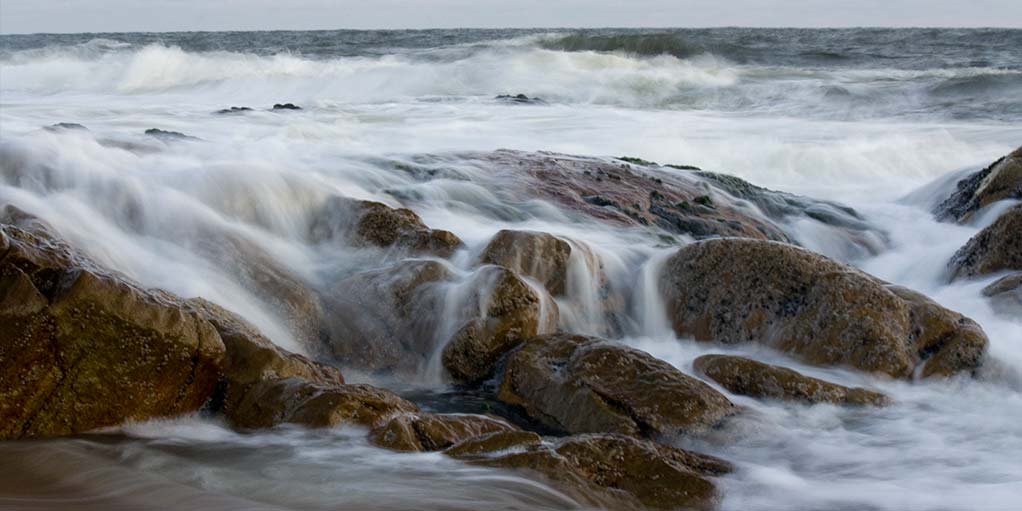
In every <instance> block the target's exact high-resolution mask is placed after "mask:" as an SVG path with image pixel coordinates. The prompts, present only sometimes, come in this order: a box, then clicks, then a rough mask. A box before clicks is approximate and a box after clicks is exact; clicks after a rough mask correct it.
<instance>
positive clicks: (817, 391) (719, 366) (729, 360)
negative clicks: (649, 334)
mask: <svg viewBox="0 0 1022 511" xmlns="http://www.w3.org/2000/svg"><path fill="white" fill-rule="evenodd" d="M693 365H694V367H695V370H696V371H698V372H700V373H702V374H704V375H705V376H706V377H707V378H710V379H711V380H713V381H715V382H717V383H719V384H720V385H721V386H723V387H724V388H726V389H728V390H729V391H731V392H734V393H735V394H741V395H744V396H752V397H758V398H768V399H782V400H788V401H804V402H806V403H810V404H816V403H834V404H839V405H874V406H885V405H887V404H889V403H890V399H888V397H887V396H885V395H883V394H881V393H879V392H873V391H870V390H866V389H862V388H849V387H845V386H842V385H838V384H836V383H830V382H827V381H824V380H819V379H816V378H812V377H809V376H806V375H804V374H802V373H799V372H797V371H794V370H791V369H788V368H786V367H778V366H772V365H768V364H764V363H762V362H757V361H755V360H750V359H748V358H742V357H734V356H728V355H703V356H701V357H699V358H697V359H695V362H693Z"/></svg>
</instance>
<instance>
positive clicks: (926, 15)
mask: <svg viewBox="0 0 1022 511" xmlns="http://www.w3.org/2000/svg"><path fill="white" fill-rule="evenodd" d="M726 25H727V26H730V25H734V26H799V27H841V26H941V27H950V26H955V27H960V26H973V27H975V26H997V27H1022V0H673V1H672V0H632V1H612V0H588V1H582V0H287V1H282V0H220V1H216V0H148V1H147V0H0V33H5V34H9V33H31V32H128V31H171V30H259V29H332V28H438V27H667V26H671V27H699V26H726Z"/></svg>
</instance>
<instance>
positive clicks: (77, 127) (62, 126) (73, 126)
mask: <svg viewBox="0 0 1022 511" xmlns="http://www.w3.org/2000/svg"><path fill="white" fill-rule="evenodd" d="M46 129H47V130H49V131H62V130H70V131H89V128H86V127H85V126H82V125H81V124H78V123H76V122H58V123H57V124H51V125H49V126H47V127H46Z"/></svg>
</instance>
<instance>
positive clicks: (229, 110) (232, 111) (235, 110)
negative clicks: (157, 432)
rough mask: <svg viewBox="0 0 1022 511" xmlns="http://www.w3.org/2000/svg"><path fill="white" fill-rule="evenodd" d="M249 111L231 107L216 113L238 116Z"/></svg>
mask: <svg viewBox="0 0 1022 511" xmlns="http://www.w3.org/2000/svg"><path fill="white" fill-rule="evenodd" d="M291 106H294V105H291ZM251 111H252V109H251V108H249V107H247V106H232V107H230V108H224V109H222V110H217V111H216V113H218V114H221V115H222V114H240V113H242V112H251Z"/></svg>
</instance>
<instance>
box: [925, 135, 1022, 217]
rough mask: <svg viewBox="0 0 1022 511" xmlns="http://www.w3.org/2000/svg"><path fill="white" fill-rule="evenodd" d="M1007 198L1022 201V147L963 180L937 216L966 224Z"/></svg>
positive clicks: (938, 208) (937, 212)
mask: <svg viewBox="0 0 1022 511" xmlns="http://www.w3.org/2000/svg"><path fill="white" fill-rule="evenodd" d="M1007 199H1022V147H1019V148H1018V149H1016V150H1015V151H1014V152H1012V153H1011V154H1009V155H1007V156H1005V157H1003V158H1001V159H999V160H997V161H995V162H994V163H993V164H992V165H990V166H989V167H987V168H985V169H983V170H981V171H979V172H976V173H975V174H972V175H970V176H968V177H966V178H965V179H962V180H961V181H959V182H958V184H957V187H956V189H955V192H954V193H952V194H951V196H950V197H948V198H947V199H946V200H944V202H942V203H941V204H940V205H938V206H937V208H936V209H935V210H934V214H936V216H937V219H938V220H941V221H949V220H951V221H955V222H958V223H963V224H964V223H968V222H969V221H970V220H972V218H973V216H974V215H975V214H976V212H977V211H979V210H980V209H983V208H985V207H987V206H989V205H990V204H993V203H994V202H997V201H1001V200H1007Z"/></svg>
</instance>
